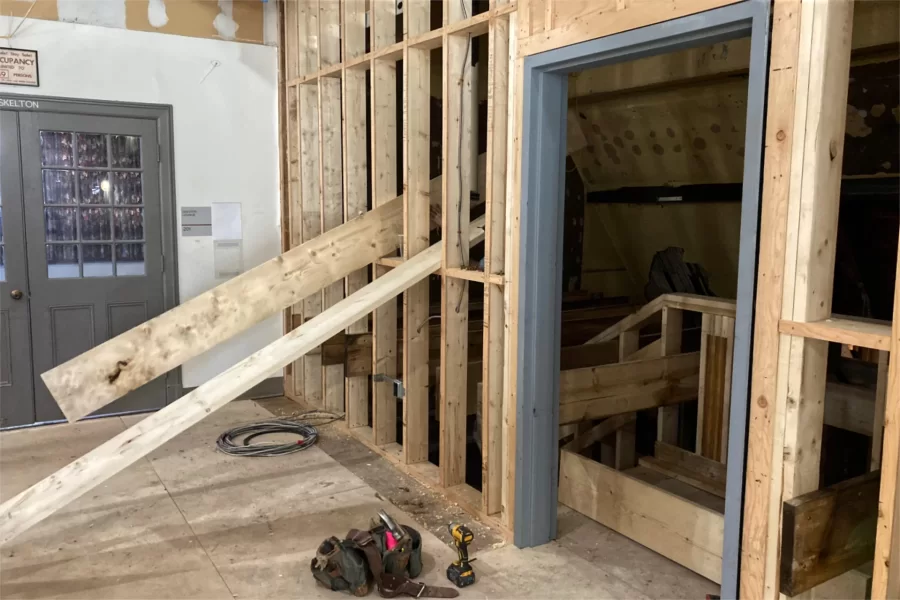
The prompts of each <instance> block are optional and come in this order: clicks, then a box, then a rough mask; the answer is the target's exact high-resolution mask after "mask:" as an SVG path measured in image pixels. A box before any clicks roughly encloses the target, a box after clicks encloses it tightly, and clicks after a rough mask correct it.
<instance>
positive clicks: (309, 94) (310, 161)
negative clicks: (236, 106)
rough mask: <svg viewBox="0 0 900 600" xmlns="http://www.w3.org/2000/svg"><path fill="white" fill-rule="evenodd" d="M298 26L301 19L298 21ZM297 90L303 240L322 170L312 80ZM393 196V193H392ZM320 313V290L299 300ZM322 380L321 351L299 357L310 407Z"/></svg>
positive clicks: (312, 19)
mask: <svg viewBox="0 0 900 600" xmlns="http://www.w3.org/2000/svg"><path fill="white" fill-rule="evenodd" d="M309 4H311V3H304V2H301V3H300V7H301V9H300V10H301V20H302V19H303V18H304V17H303V15H304V14H305V15H306V22H307V23H308V24H309V27H310V28H311V29H310V31H316V29H315V27H316V22H317V21H318V18H317V15H316V14H315V13H317V12H318V9H317V8H315V13H314V12H313V11H314V8H313V7H311V6H309ZM301 27H302V22H301ZM301 43H302V41H301ZM307 53H308V54H309V56H308V57H307V60H308V61H310V63H309V66H308V67H307V68H315V67H314V66H313V65H315V64H317V63H318V56H317V55H316V52H315V49H314V48H312V49H310V50H308V52H307ZM299 93H300V102H299V107H300V203H301V210H302V213H301V235H302V239H303V241H307V240H312V239H314V238H316V237H318V236H320V235H321V234H322V173H321V170H320V169H321V151H322V145H321V141H322V138H321V135H320V127H321V123H320V122H319V90H318V86H317V85H316V84H315V82H314V83H310V84H307V85H301V86H300V87H299ZM395 195H396V194H395ZM320 312H322V293H321V292H320V291H316V292H314V293H312V294H309V295H308V296H307V297H306V298H305V299H304V300H303V319H304V321H307V320H309V319H311V318H312V317H314V316H316V315H317V314H319V313H320ZM323 392H324V389H323V380H322V354H321V351H320V350H313V351H312V352H309V353H307V354H306V355H305V356H304V357H303V399H304V400H305V401H306V402H307V404H309V405H310V406H315V407H317V408H324V407H325V405H324V398H323Z"/></svg>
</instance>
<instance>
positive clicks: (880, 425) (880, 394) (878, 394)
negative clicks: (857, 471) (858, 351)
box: [826, 350, 890, 471]
mask: <svg viewBox="0 0 900 600" xmlns="http://www.w3.org/2000/svg"><path fill="white" fill-rule="evenodd" d="M889 360H890V354H889V353H888V352H885V351H884V350H882V351H881V352H879V353H878V372H877V373H878V374H877V378H876V382H875V406H874V414H873V415H872V455H871V457H870V460H869V470H871V471H875V470H877V469H880V468H881V442H882V439H883V437H884V416H885V415H884V413H885V408H886V407H887V379H888V361H889ZM826 393H827V392H826ZM826 398H827V396H826ZM826 408H827V407H826Z"/></svg>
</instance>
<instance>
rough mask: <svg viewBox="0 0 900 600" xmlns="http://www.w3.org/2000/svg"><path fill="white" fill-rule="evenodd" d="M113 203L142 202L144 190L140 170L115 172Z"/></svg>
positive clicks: (113, 176)
mask: <svg viewBox="0 0 900 600" xmlns="http://www.w3.org/2000/svg"><path fill="white" fill-rule="evenodd" d="M112 194H113V204H141V203H142V202H143V201H144V192H143V187H142V183H141V174H140V173H138V172H133V171H131V172H113V174H112Z"/></svg>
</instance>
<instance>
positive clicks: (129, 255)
mask: <svg viewBox="0 0 900 600" xmlns="http://www.w3.org/2000/svg"><path fill="white" fill-rule="evenodd" d="M144 274H146V269H145V267H144V245H143V244H116V275H118V276H120V277H121V276H123V275H144Z"/></svg>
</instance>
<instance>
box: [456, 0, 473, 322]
mask: <svg viewBox="0 0 900 600" xmlns="http://www.w3.org/2000/svg"><path fill="white" fill-rule="evenodd" d="M460 4H461V5H462V10H463V16H464V18H467V17H468V15H467V12H466V5H465V2H463V0H460ZM471 47H472V34H471V33H470V34H468V35H467V36H466V53H465V55H464V56H463V63H462V69H461V72H460V75H459V136H458V138H457V144H456V174H457V177H458V182H459V203H458V204H457V206H456V236H457V241H458V242H459V263H460V266H461V267H462V268H464V269H465V268H466V267H467V266H468V265H467V264H466V262H467V261H466V252H465V250H466V247H465V246H463V235H462V207H463V175H462V142H463V139H462V137H463V127H464V123H465V118H466V111H465V110H463V100H464V99H465V93H466V89H465V80H466V67H468V66H469V49H470V48H471ZM467 200H468V199H467ZM467 245H468V244H467ZM466 288H467V286H466V285H465V284H464V285H462V286H460V290H459V301H457V303H456V312H457V314H458V313H459V311H460V310H461V309H462V303H463V299H464V298H465V294H466Z"/></svg>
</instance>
